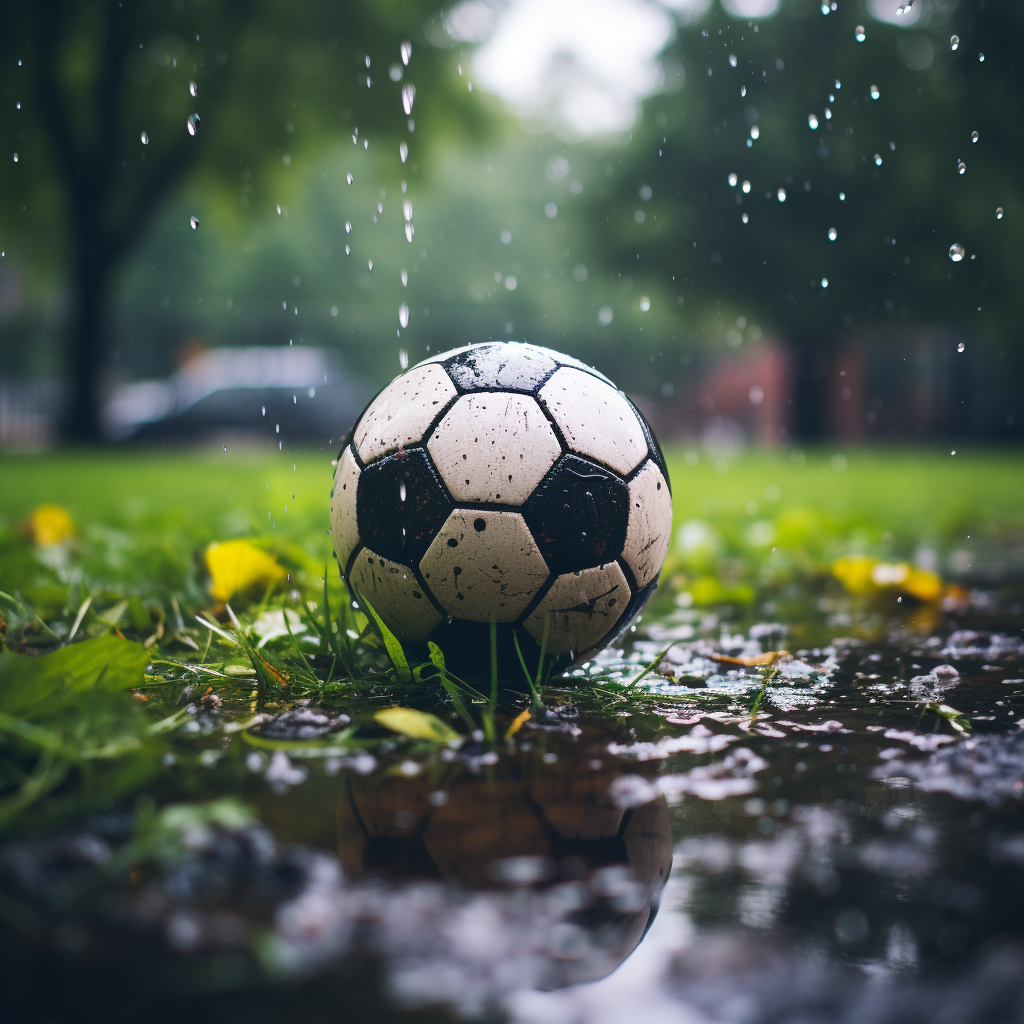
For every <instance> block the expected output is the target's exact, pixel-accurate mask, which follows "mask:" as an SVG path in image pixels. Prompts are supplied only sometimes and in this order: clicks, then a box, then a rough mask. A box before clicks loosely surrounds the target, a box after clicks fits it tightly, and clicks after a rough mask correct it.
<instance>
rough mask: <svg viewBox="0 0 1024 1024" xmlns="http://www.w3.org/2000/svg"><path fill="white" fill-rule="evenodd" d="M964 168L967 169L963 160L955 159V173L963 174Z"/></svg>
mask: <svg viewBox="0 0 1024 1024" xmlns="http://www.w3.org/2000/svg"><path fill="white" fill-rule="evenodd" d="M966 170H967V164H965V163H964V162H963V160H957V162H956V172H957V174H963V173H964V172H965V171H966Z"/></svg>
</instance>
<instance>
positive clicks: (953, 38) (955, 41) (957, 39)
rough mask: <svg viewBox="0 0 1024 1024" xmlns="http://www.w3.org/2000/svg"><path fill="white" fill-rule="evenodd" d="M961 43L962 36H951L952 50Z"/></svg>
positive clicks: (950, 44) (950, 45)
mask: <svg viewBox="0 0 1024 1024" xmlns="http://www.w3.org/2000/svg"><path fill="white" fill-rule="evenodd" d="M959 45H960V37H959V36H950V37H949V48H950V49H951V50H955V49H956V48H957V47H958V46H959Z"/></svg>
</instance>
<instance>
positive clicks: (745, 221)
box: [740, 214, 750, 224]
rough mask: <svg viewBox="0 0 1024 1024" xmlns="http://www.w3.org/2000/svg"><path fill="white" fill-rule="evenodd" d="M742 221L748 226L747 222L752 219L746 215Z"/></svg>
mask: <svg viewBox="0 0 1024 1024" xmlns="http://www.w3.org/2000/svg"><path fill="white" fill-rule="evenodd" d="M740 220H741V221H743V223H744V224H746V223H747V221H749V220H750V218H749V217H748V216H747V215H746V214H743V216H742V217H740Z"/></svg>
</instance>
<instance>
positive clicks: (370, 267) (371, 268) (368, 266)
mask: <svg viewBox="0 0 1024 1024" xmlns="http://www.w3.org/2000/svg"><path fill="white" fill-rule="evenodd" d="M366 266H367V268H368V269H369V270H373V260H367V261H366Z"/></svg>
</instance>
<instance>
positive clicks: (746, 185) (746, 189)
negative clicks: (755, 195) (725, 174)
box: [742, 178, 750, 193]
mask: <svg viewBox="0 0 1024 1024" xmlns="http://www.w3.org/2000/svg"><path fill="white" fill-rule="evenodd" d="M742 188H743V191H744V193H747V192H749V191H750V182H749V181H747V180H746V179H745V178H744V179H743V186H742Z"/></svg>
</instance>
